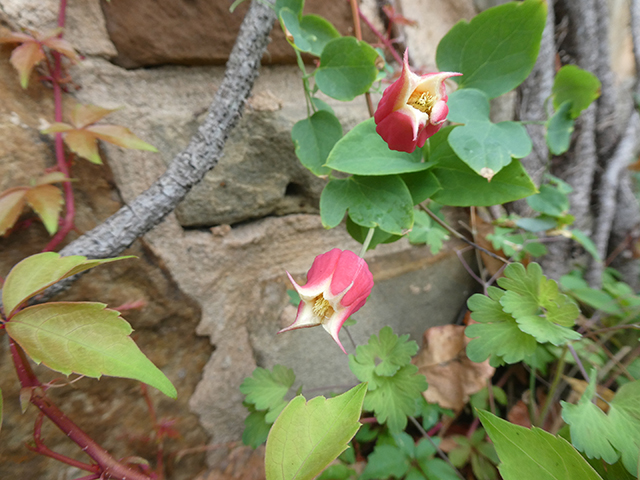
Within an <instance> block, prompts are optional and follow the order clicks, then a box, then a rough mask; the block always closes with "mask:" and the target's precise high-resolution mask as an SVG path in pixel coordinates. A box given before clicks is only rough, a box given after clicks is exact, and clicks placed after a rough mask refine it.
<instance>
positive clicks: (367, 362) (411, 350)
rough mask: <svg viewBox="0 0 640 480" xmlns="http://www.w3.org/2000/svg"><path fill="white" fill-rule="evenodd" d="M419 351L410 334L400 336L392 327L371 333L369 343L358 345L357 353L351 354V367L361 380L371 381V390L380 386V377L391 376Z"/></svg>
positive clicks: (409, 361)
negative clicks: (376, 333)
mask: <svg viewBox="0 0 640 480" xmlns="http://www.w3.org/2000/svg"><path fill="white" fill-rule="evenodd" d="M416 353H418V344H417V343H416V342H414V341H412V340H411V341H410V340H409V335H402V336H401V337H398V336H397V335H396V334H395V333H393V329H392V328H391V327H388V326H387V327H384V328H383V329H382V330H380V336H376V335H371V337H370V338H369V343H367V344H366V345H358V347H357V348H356V354H355V355H349V368H351V371H352V372H353V373H354V374H355V376H356V377H358V380H360V381H361V382H368V383H369V390H374V389H375V388H377V386H378V380H377V379H378V377H391V376H393V375H395V374H396V373H397V372H398V370H400V369H401V368H402V367H404V366H405V365H409V364H410V363H411V357H412V356H414V355H415V354H416Z"/></svg>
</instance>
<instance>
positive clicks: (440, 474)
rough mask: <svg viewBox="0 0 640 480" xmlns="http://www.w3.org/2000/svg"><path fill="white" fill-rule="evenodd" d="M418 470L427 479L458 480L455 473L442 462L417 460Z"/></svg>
mask: <svg viewBox="0 0 640 480" xmlns="http://www.w3.org/2000/svg"><path fill="white" fill-rule="evenodd" d="M418 464H419V465H420V468H421V469H422V471H423V472H424V474H425V475H426V478H427V479H431V478H437V479H438V480H460V477H459V476H458V474H457V473H456V471H455V470H454V469H453V468H451V466H450V465H449V464H448V463H446V462H445V461H444V460H441V459H439V458H430V459H428V460H418Z"/></svg>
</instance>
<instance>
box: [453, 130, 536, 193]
mask: <svg viewBox="0 0 640 480" xmlns="http://www.w3.org/2000/svg"><path fill="white" fill-rule="evenodd" d="M449 145H451V148H452V149H453V151H454V152H455V153H456V155H458V157H459V158H460V159H461V160H462V161H463V162H464V163H466V164H467V165H469V167H471V169H472V170H474V171H475V172H476V173H477V174H478V175H481V176H482V177H484V178H486V179H488V180H491V179H492V178H493V177H494V175H495V174H496V173H498V172H499V171H500V170H502V168H503V167H506V166H507V165H509V164H510V163H511V161H512V157H514V158H523V157H526V156H527V155H529V153H531V139H530V138H529V134H528V133H527V131H526V129H525V128H524V127H523V126H522V125H521V124H519V123H516V122H500V123H491V122H489V121H488V120H485V121H472V122H469V123H467V124H466V125H464V126H460V127H457V128H454V129H453V131H452V132H451V134H450V135H449Z"/></svg>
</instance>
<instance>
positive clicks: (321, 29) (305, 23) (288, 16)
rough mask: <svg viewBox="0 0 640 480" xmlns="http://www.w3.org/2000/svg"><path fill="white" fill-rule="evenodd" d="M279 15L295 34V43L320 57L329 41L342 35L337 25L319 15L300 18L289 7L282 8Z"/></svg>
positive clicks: (281, 20)
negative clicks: (336, 27)
mask: <svg viewBox="0 0 640 480" xmlns="http://www.w3.org/2000/svg"><path fill="white" fill-rule="evenodd" d="M279 15H280V22H281V23H283V24H284V25H285V27H286V28H287V30H288V31H289V33H290V34H291V35H293V44H294V45H295V47H296V48H298V50H301V51H303V52H309V53H311V54H312V55H315V56H317V57H319V56H320V55H321V54H322V50H323V49H324V47H325V45H326V44H327V43H329V42H330V41H331V40H333V39H334V38H339V37H340V33H338V31H337V30H336V29H335V27H334V26H333V25H332V24H331V23H329V22H327V21H326V20H325V19H324V18H322V17H319V16H318V15H304V16H303V17H302V18H300V17H299V15H298V14H296V12H294V11H292V10H290V9H289V8H283V9H281V10H280V12H279Z"/></svg>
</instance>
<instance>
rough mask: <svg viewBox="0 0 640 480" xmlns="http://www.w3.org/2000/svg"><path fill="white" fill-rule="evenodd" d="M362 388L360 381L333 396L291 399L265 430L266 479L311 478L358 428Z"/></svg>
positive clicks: (363, 388) (330, 460)
mask: <svg viewBox="0 0 640 480" xmlns="http://www.w3.org/2000/svg"><path fill="white" fill-rule="evenodd" d="M366 391H367V385H366V384H364V383H363V384H360V385H357V386H356V387H354V388H352V389H351V390H349V391H348V392H346V393H343V394H342V395H339V396H337V397H335V398H330V399H325V398H324V397H315V398H312V399H311V400H309V401H308V402H307V401H306V400H305V398H304V397H303V396H302V395H298V396H297V397H295V398H294V399H293V400H291V401H290V402H289V405H287V407H286V408H285V409H284V410H283V411H282V413H281V414H280V416H279V417H278V419H277V420H276V422H275V423H274V424H273V427H271V432H269V438H268V439H267V449H266V460H265V470H266V477H267V480H294V479H295V480H306V479H309V480H311V479H312V478H314V477H315V476H316V475H318V474H319V473H320V472H321V471H322V470H323V469H324V468H325V467H326V466H327V465H328V464H329V463H331V462H332V461H333V460H335V459H336V457H337V456H338V455H340V453H342V452H343V451H344V450H346V449H347V446H348V443H349V441H350V440H351V439H352V438H353V436H354V435H355V433H356V432H357V431H358V428H360V423H359V422H358V420H359V419H360V414H361V411H362V402H363V400H364V396H365V393H366Z"/></svg>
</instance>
